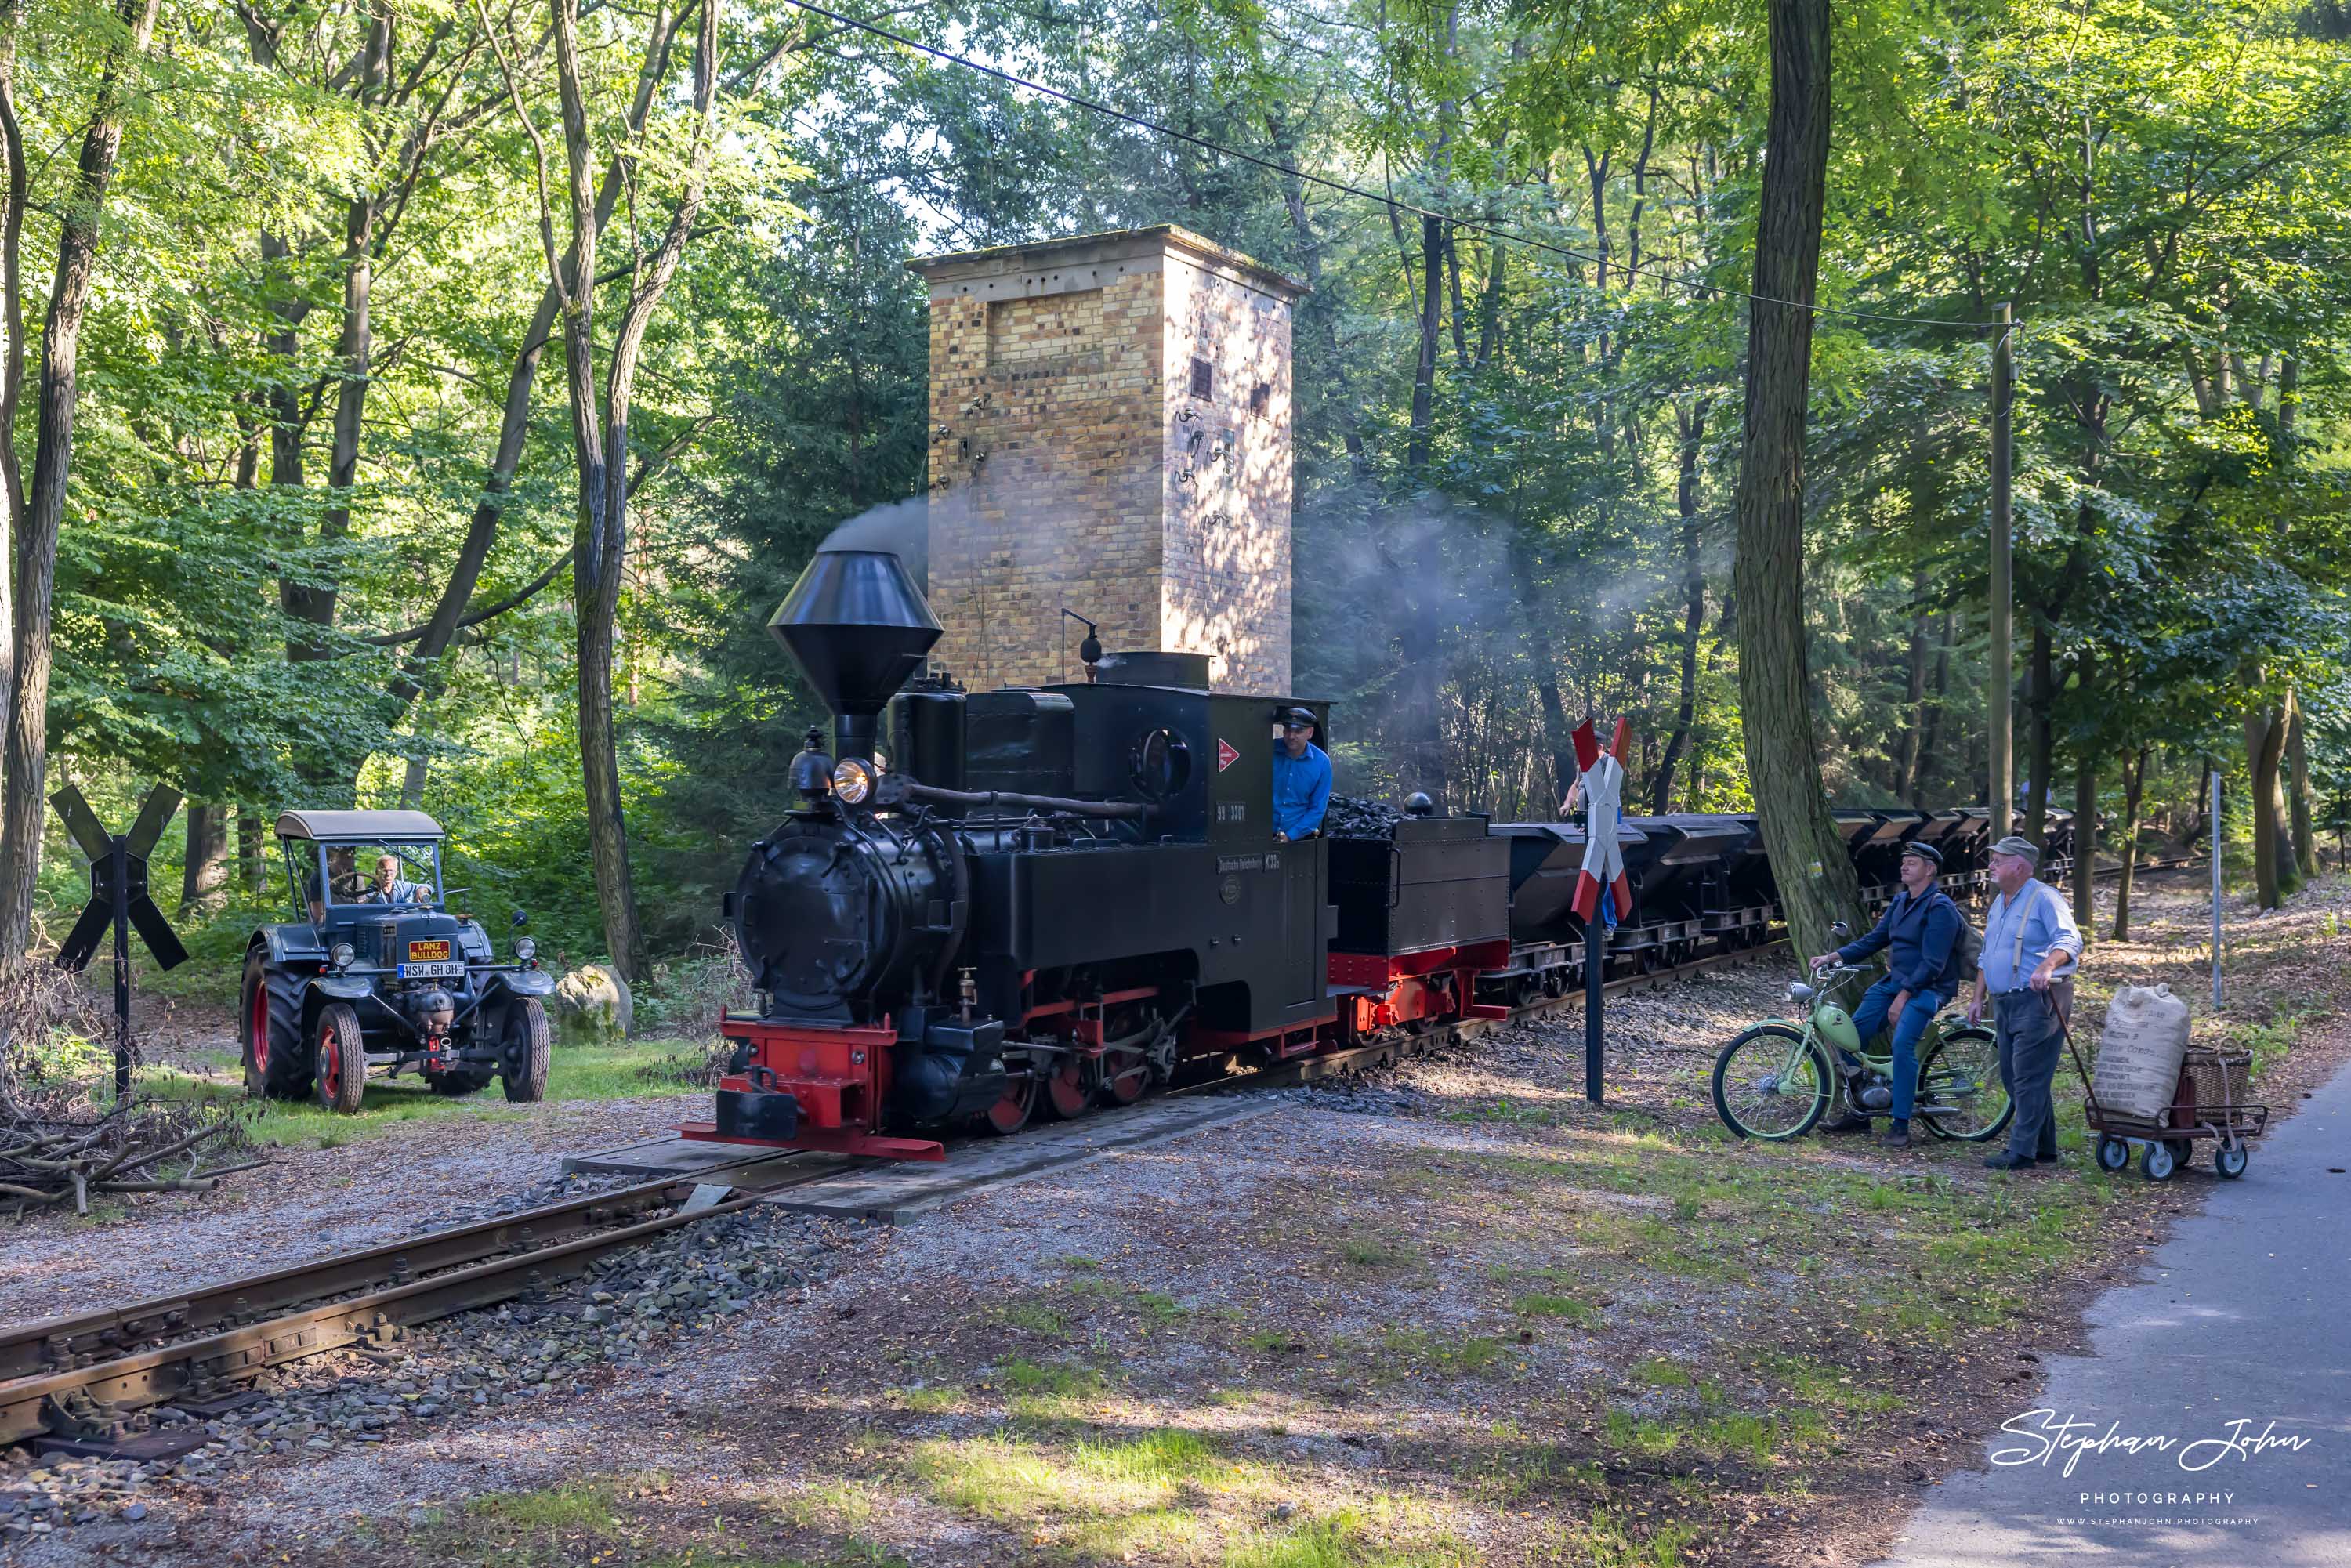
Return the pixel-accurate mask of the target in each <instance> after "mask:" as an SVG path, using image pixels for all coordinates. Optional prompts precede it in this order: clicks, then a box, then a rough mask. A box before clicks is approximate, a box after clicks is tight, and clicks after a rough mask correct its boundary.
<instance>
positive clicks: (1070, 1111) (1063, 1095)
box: [1045, 1054, 1094, 1122]
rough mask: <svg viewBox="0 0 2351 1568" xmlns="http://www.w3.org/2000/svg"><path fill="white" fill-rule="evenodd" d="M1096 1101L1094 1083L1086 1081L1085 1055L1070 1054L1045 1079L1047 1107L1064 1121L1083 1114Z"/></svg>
mask: <svg viewBox="0 0 2351 1568" xmlns="http://www.w3.org/2000/svg"><path fill="white" fill-rule="evenodd" d="M1093 1103H1094V1090H1093V1085H1092V1084H1091V1083H1089V1082H1086V1061H1085V1058H1084V1057H1081V1056H1078V1055H1074V1054H1072V1055H1069V1056H1065V1057H1063V1058H1061V1067H1060V1068H1059V1070H1057V1071H1055V1072H1054V1074H1053V1075H1052V1076H1051V1077H1050V1078H1048V1079H1047V1080H1045V1108H1046V1109H1047V1110H1049V1111H1050V1112H1051V1113H1053V1114H1054V1115H1056V1116H1059V1117H1060V1118H1061V1120H1062V1121H1064V1122H1068V1121H1073V1120H1075V1119H1076V1118H1077V1117H1080V1116H1082V1115H1084V1114H1085V1113H1086V1112H1087V1110H1088V1109H1089V1108H1090V1107H1091V1106H1092V1104H1093Z"/></svg>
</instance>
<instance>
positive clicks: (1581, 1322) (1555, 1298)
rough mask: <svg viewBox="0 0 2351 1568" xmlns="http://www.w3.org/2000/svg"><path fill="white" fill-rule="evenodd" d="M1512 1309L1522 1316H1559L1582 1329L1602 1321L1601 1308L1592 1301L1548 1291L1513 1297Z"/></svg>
mask: <svg viewBox="0 0 2351 1568" xmlns="http://www.w3.org/2000/svg"><path fill="white" fill-rule="evenodd" d="M1510 1310H1511V1311H1512V1312H1516V1313H1518V1314H1519V1315H1520V1317H1526V1318H1558V1319H1560V1320H1561V1321H1562V1322H1567V1323H1570V1324H1572V1325H1573V1326H1574V1327H1576V1328H1580V1329H1581V1328H1590V1327H1592V1326H1593V1324H1594V1323H1597V1322H1599V1321H1600V1309H1599V1308H1598V1307H1595V1306H1593V1304H1592V1303H1591V1302H1590V1301H1584V1300H1583V1299H1581V1298H1580V1297H1576V1296H1563V1295H1560V1294H1558V1293H1556V1292H1553V1291H1535V1292H1533V1293H1531V1294H1529V1295H1524V1296H1514V1297H1512V1298H1511V1300H1510Z"/></svg>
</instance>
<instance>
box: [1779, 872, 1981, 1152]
mask: <svg viewBox="0 0 2351 1568" xmlns="http://www.w3.org/2000/svg"><path fill="white" fill-rule="evenodd" d="M1900 868H1901V877H1902V891H1901V892H1900V893H1897V894H1895V895H1894V902H1893V903H1891V904H1887V905H1886V913H1885V914H1884V915H1881V916H1880V917H1879V918H1878V922H1877V925H1876V927H1875V928H1874V929H1872V930H1871V931H1870V932H1869V934H1868V935H1867V936H1862V937H1860V938H1858V939H1856V940H1855V941H1852V942H1848V943H1846V944H1845V945H1844V946H1842V947H1840V948H1838V949H1837V950H1836V951H1835V952H1834V953H1823V954H1822V955H1821V956H1818V957H1816V958H1814V959H1813V968H1815V969H1825V968H1827V967H1829V966H1830V965H1831V964H1839V963H1843V964H1854V963H1858V962H1860V961H1861V960H1862V959H1864V958H1866V957H1868V956H1870V955H1871V954H1872V953H1876V952H1879V951H1881V950H1883V949H1885V948H1888V947H1891V948H1892V949H1893V953H1892V955H1891V956H1890V957H1889V959H1888V962H1887V968H1886V977H1885V978H1884V979H1882V980H1880V981H1878V982H1877V984H1876V985H1874V986H1872V987H1870V988H1869V989H1868V990H1867V991H1865V992H1864V993H1863V995H1862V998H1861V1005H1860V1006H1859V1007H1857V1008H1855V1009H1853V1027H1854V1028H1855V1030H1856V1031H1858V1032H1859V1034H1860V1035H1861V1038H1862V1039H1863V1040H1865V1041H1866V1040H1869V1039H1870V1037H1872V1036H1873V1035H1875V1034H1876V1032H1877V1031H1878V1030H1880V1029H1883V1028H1885V1027H1886V1025H1887V1024H1892V1025H1893V1026H1894V1106H1893V1110H1894V1125H1893V1126H1892V1127H1891V1128H1889V1129H1888V1130H1887V1132H1886V1136H1885V1137H1884V1138H1882V1139H1880V1140H1879V1142H1881V1143H1883V1144H1884V1145H1886V1147H1887V1148H1889V1149H1907V1148H1908V1147H1909V1146H1910V1111H1911V1108H1912V1106H1913V1105H1914V1104H1915V1103H1917V1094H1918V1037H1919V1036H1920V1035H1923V1034H1925V1033H1926V1032H1927V1026H1928V1024H1929V1023H1931V1022H1933V1021H1934V1018H1935V1015H1936V1013H1938V1012H1939V1011H1940V1010H1942V1008H1943V1006H1944V1004H1945V1003H1947V1002H1949V1000H1950V999H1951V998H1952V996H1953V995H1954V994H1955V993H1956V992H1957V990H1958V989H1959V977H1958V976H1956V975H1954V974H1953V973H1952V972H1951V971H1952V969H1953V968H1954V967H1955V964H1954V956H1955V955H1956V953H1957V952H1958V949H1959V932H1960V930H1961V928H1962V927H1963V926H1964V925H1965V924H1966V918H1967V917H1966V916H1964V915H1961V914H1960V913H1959V905H1958V904H1954V903H1952V902H1951V900H1950V897H1949V895H1948V894H1945V893H1944V892H1943V890H1942V889H1941V888H1940V887H1938V886H1937V885H1936V878H1937V877H1938V876H1940V875H1941V874H1942V871H1943V857H1942V854H1941V852H1939V851H1938V850H1937V849H1936V848H1935V847H1934V846H1933V845H1932V844H1909V845H1906V846H1905V847H1904V849H1903V851H1902V860H1901V862H1900ZM1868 1130H1869V1118H1868V1117H1866V1116H1863V1115H1859V1114H1856V1113H1852V1112H1848V1113H1846V1114H1845V1115H1844V1116H1842V1117H1840V1118H1838V1120H1836V1121H1835V1122H1833V1123H1831V1124H1829V1125H1828V1126H1827V1127H1826V1128H1824V1129H1823V1131H1826V1132H1832V1133H1847V1132H1866V1131H1868Z"/></svg>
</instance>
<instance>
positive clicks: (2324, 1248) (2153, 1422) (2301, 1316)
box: [1884, 1067, 2351, 1568]
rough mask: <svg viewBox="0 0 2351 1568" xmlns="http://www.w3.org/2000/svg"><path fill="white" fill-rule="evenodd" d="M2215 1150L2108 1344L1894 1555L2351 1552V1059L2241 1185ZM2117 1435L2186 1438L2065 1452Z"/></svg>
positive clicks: (2263, 1565) (2279, 1567) (1998, 1557)
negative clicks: (2134, 1447) (2189, 1209)
mask: <svg viewBox="0 0 2351 1568" xmlns="http://www.w3.org/2000/svg"><path fill="white" fill-rule="evenodd" d="M2210 1147H2211V1145H2209V1144H2207V1145H2200V1146H2199V1151H2198V1154H2197V1156H2196V1157H2197V1164H2196V1166H2194V1167H2193V1168H2191V1169H2189V1170H2187V1171H2183V1172H2181V1173H2180V1175H2179V1176H2175V1177H2174V1178H2173V1179H2174V1180H2175V1181H2180V1182H2189V1183H2192V1184H2194V1186H2196V1187H2197V1188H2200V1189H2205V1190H2208V1191H2209V1193H2210V1197H2209V1198H2208V1200H2207V1202H2206V1203H2205V1205H2204V1207H2203V1209H2202V1211H2201V1212H2199V1213H2197V1214H2194V1215H2191V1216H2189V1217H2187V1218H2183V1219H2181V1220H2179V1222H2178V1223H2177V1224H2176V1226H2175V1228H2174V1229H2173V1232H2172V1239H2171V1240H2170V1241H2169V1242H2168V1243H2167V1244H2165V1245H2164V1246H2163V1247H2162V1248H2161V1249H2158V1251H2157V1252H2156V1253H2155V1254H2154V1255H2153V1257H2152V1259H2151V1260H2150V1261H2151V1262H2152V1264H2153V1265H2154V1267H2153V1268H2152V1269H2151V1270H2149V1271H2148V1273H2147V1276H2146V1277H2145V1279H2144V1280H2143V1281H2142V1282H2140V1283H2137V1284H2134V1285H2128V1286H2123V1287H2118V1288H2116V1289H2115V1290H2111V1291H2107V1292H2106V1293H2105V1295H2103V1296H2101V1297H2100V1298H2099V1299H2098V1301H2097V1302H2096V1304H2095V1305H2094V1306H2093V1307H2092V1308H2091V1309H2090V1313H2089V1321H2090V1324H2091V1328H2092V1331H2093V1333H2092V1340H2091V1343H2092V1345H2093V1347H2094V1349H2093V1354H2090V1355H2087V1356H2063V1357H2053V1358H2051V1359H2050V1361H2049V1364H2048V1373H2049V1375H2048V1379H2047V1382H2046V1385H2045V1386H2044V1388H2043V1392H2042V1394H2041V1395H2040V1396H2038V1397H2037V1398H2035V1399H2034V1400H2032V1402H2031V1404H2032V1407H2033V1408H2034V1409H2039V1410H2045V1411H2049V1412H2054V1413H2055V1414H2053V1415H2048V1416H2025V1415H2023V1414H2022V1413H2020V1415H2019V1416H2016V1417H2012V1418H2011V1419H2010V1421H2009V1422H2008V1423H2007V1426H2008V1427H2009V1428H2011V1429H2010V1430H2008V1431H2004V1432H2001V1433H1996V1434H1994V1436H1993V1437H1991V1440H1989V1441H1988V1442H1987V1443H1986V1444H1985V1445H1984V1454H1985V1458H1987V1460H1991V1459H1993V1458H1995V1456H1999V1457H2000V1458H2001V1460H2004V1461H2005V1462H1996V1463H1993V1464H1991V1465H1990V1466H1989V1467H1988V1468H1987V1469H1982V1470H1978V1471H1970V1472H1967V1473H1965V1474H1961V1475H1956V1476H1953V1477H1951V1478H1950V1479H1948V1480H1945V1481H1944V1482H1942V1483H1941V1484H1940V1485H1938V1486H1936V1487H1935V1488H1933V1489H1932V1490H1929V1491H1928V1493H1927V1496H1926V1499H1925V1501H1924V1503H1923V1504H1922V1506H1921V1507H1920V1509H1919V1511H1918V1513H1917V1515H1916V1517H1914V1518H1913V1519H1912V1520H1911V1521H1910V1526H1909V1529H1908V1530H1907V1531H1906V1532H1905V1533H1904V1535H1903V1537H1902V1540H1901V1542H1900V1543H1899V1544H1898V1545H1897V1546H1896V1550H1895V1552H1894V1555H1893V1556H1892V1557H1890V1558H1887V1559H1885V1560H1884V1561H1886V1562H1887V1563H1891V1564H1894V1565H1896V1568H2024V1565H2029V1564H2039V1563H2061V1562H2062V1563H2084V1562H2089V1563H2104V1562H2112V1563H2132V1564H2134V1565H2145V1568H2204V1565H2206V1564H2213V1565H2216V1568H2217V1565H2226V1568H2314V1565H2317V1564H2322V1563H2323V1564H2351V1175H2344V1174H2337V1173H2335V1172H2334V1171H2332V1170H2330V1168H2329V1167H2332V1166H2343V1167H2351V1067H2346V1069H2345V1070H2344V1071H2341V1072H2338V1073H2337V1074H2335V1078H2334V1079H2333V1081H2332V1082H2329V1083H2328V1084H2327V1085H2326V1087H2325V1088H2324V1089H2322V1090H2320V1091H2319V1092H2317V1094H2316V1095H2315V1096H2314V1097H2313V1098H2312V1099H2310V1100H2308V1101H2306V1102H2304V1103H2303V1105H2302V1108H2301V1110H2300V1111H2299V1112H2298V1113H2296V1114H2295V1115H2294V1117H2293V1119H2292V1120H2290V1121H2287V1122H2285V1123H2283V1124H2282V1125H2281V1126H2280V1128H2279V1129H2278V1131H2277V1132H2276V1133H2275V1134H2273V1135H2271V1136H2270V1137H2268V1138H2266V1139H2264V1140H2262V1143H2260V1144H2259V1145H2256V1146H2255V1147H2254V1149H2253V1153H2252V1166H2251V1167H2250V1168H2249V1169H2248V1170H2247V1171H2246V1173H2245V1176H2244V1177H2243V1178H2242V1179H2241V1180H2240V1181H2234V1182H2223V1181H2218V1180H2216V1179H2214V1178H2213V1176H2211V1174H2210V1169H2209V1161H2210V1153H2209V1151H2210ZM2128 1179H2130V1180H2133V1181H2136V1180H2137V1179H2139V1178H2138V1176H2137V1172H2136V1170H2134V1171H2133V1174H2132V1175H2131V1176H2130V1177H2129V1178H2128ZM2067 1421H2072V1422H2078V1423H2081V1424H2082V1425H2080V1426H2077V1427H2071V1428H2069V1429H2065V1430H2064V1431H2062V1432H2061V1431H2059V1430H2058V1428H2060V1427H2063V1424H2064V1422H2067ZM2109 1432H2112V1433H2113V1434H2114V1435H2115V1436H2116V1437H2171V1438H2173V1439H2175V1441H2174V1442H2173V1443H2172V1444H2171V1445H2170V1447H2169V1448H2168V1449H2166V1450H2156V1449H2153V1448H2141V1449H2140V1450H2139V1451H2137V1452H2133V1451H2131V1450H2130V1449H2128V1448H2123V1447H2120V1446H2119V1445H2110V1446H2107V1447H2105V1448H2080V1449H2079V1450H2078V1451H2074V1452H2066V1451H2060V1450H2061V1448H2062V1446H2063V1444H2064V1442H2065V1441H2067V1440H2068V1439H2070V1440H2072V1441H2074V1442H2075V1443H2085V1442H2094V1441H2095V1440H2096V1439H2099V1438H2102V1437H2106V1436H2107V1435H2108V1434H2109ZM2232 1437H2233V1438H2234V1439H2235V1442H2234V1444H2233V1446H2231V1438H2232ZM2264 1437H2267V1438H2269V1439H2271V1440H2272V1445H2273V1446H2269V1447H2262V1439H2263V1438H2264ZM2294 1438H2299V1439H2302V1446H2301V1447H2300V1448H2291V1447H2287V1446H2284V1445H2283V1443H2280V1442H2278V1441H2277V1440H2279V1439H2294ZM2198 1444H2201V1445H2203V1446H2202V1447H2200V1448H2199V1447H2196V1446H2195V1445H2198ZM2043 1455H2045V1456H2046V1457H2045V1458H2043V1457H2042V1456H2043ZM2068 1458H2071V1459H2072V1460H2073V1461H2074V1465H2073V1474H2072V1475H2071V1476H2067V1475H2066V1474H2065V1473H2064V1470H2065V1465H2066V1461H2067V1459H2068ZM2198 1464H2203V1465H2205V1466H2206V1468H2204V1469H2194V1470H2191V1469H2187V1468H2184V1467H2185V1466H2191V1465H2198ZM2102 1493H2103V1494H2109V1495H2111V1494H2117V1493H2119V1494H2125V1495H2126V1499H2127V1500H2124V1501H2119V1502H2118V1501H2112V1500H2106V1501H2101V1500H2099V1495H2100V1494H2102ZM2158 1494H2168V1495H2164V1496H2161V1497H2158ZM2199 1494H2200V1500H2193V1499H2199ZM2142 1497H2144V1498H2146V1499H2147V1500H2145V1501H2142V1500H2141V1499H2142Z"/></svg>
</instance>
